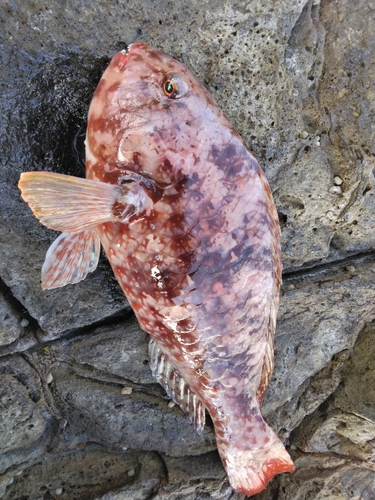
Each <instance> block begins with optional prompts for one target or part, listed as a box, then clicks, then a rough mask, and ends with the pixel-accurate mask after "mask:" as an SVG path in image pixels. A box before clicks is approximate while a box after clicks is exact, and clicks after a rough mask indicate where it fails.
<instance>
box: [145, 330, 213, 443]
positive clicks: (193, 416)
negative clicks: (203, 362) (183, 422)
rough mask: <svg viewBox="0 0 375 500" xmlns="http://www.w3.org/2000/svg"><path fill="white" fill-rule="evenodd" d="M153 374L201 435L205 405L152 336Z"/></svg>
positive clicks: (151, 360) (150, 345) (150, 348)
mask: <svg viewBox="0 0 375 500" xmlns="http://www.w3.org/2000/svg"><path fill="white" fill-rule="evenodd" d="M148 352H149V357H150V368H151V372H152V375H153V376H154V377H155V378H156V380H157V381H158V382H159V384H161V385H162V386H163V387H164V389H165V392H166V393H167V394H168V396H169V397H170V398H171V399H172V400H173V401H174V402H175V403H176V404H178V405H179V407H180V408H181V410H182V411H183V412H184V413H185V414H186V416H187V418H188V421H189V422H190V423H191V424H193V425H194V428H195V430H196V431H197V433H198V434H199V435H201V434H202V432H203V429H204V425H205V422H206V413H205V407H204V405H203V403H202V401H201V400H200V399H199V397H198V396H197V395H196V394H195V393H194V392H193V391H192V390H191V388H190V387H189V385H188V384H187V382H186V381H185V380H184V378H183V377H182V376H181V375H180V374H179V372H178V371H177V369H176V368H175V367H174V365H173V364H172V363H171V362H170V361H169V359H168V358H167V356H166V355H165V354H164V353H163V351H162V350H161V349H160V347H159V345H158V344H157V343H156V342H155V341H154V340H153V339H152V338H151V339H150V342H149V344H148Z"/></svg>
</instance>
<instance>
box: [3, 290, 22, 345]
mask: <svg viewBox="0 0 375 500" xmlns="http://www.w3.org/2000/svg"><path fill="white" fill-rule="evenodd" d="M22 331H23V328H22V326H21V318H20V316H19V314H17V311H15V310H14V308H13V307H12V306H11V305H10V304H9V303H8V302H7V301H6V300H5V298H4V297H2V296H1V295H0V346H4V345H8V344H11V343H12V342H15V341H16V340H17V339H18V338H19V336H20V335H21V333H22Z"/></svg>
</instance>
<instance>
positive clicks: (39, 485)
mask: <svg viewBox="0 0 375 500" xmlns="http://www.w3.org/2000/svg"><path fill="white" fill-rule="evenodd" d="M164 478H165V467H164V465H163V462H162V460H161V459H160V458H158V457H157V455H156V453H142V452H139V451H127V452H122V453H121V452H113V451H112V452H111V453H108V451H106V450H104V449H101V448H100V447H98V446H95V445H89V446H87V447H86V448H85V449H81V450H74V451H70V452H68V453H64V454H60V455H52V456H49V457H46V458H45V459H44V460H41V461H40V462H39V463H36V464H34V465H32V466H31V467H28V468H25V469H24V470H22V472H21V474H19V475H18V476H17V478H15V480H14V481H13V483H12V484H11V485H10V486H9V487H8V489H7V491H6V494H5V495H4V496H3V497H2V498H4V499H6V500H11V499H15V498H19V494H18V492H19V491H22V494H23V495H24V496H25V497H27V498H50V499H57V498H59V499H62V500H70V499H72V498H82V499H90V498H102V499H103V500H104V499H107V498H109V497H108V496H107V494H106V492H107V491H108V490H112V491H113V493H111V496H110V498H116V499H117V498H121V499H129V500H130V499H136V500H143V499H146V498H150V495H151V494H152V493H153V491H154V488H155V487H157V486H158V485H159V484H160V483H161V481H162V480H163V479H164ZM124 487H126V489H125V493H120V494H119V495H116V491H117V490H120V491H121V490H123V489H124Z"/></svg>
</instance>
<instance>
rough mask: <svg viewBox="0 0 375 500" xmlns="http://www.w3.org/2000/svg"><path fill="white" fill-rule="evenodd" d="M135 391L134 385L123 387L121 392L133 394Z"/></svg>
mask: <svg viewBox="0 0 375 500" xmlns="http://www.w3.org/2000/svg"><path fill="white" fill-rule="evenodd" d="M132 392H133V388H132V387H123V388H122V389H121V394H131V393H132Z"/></svg>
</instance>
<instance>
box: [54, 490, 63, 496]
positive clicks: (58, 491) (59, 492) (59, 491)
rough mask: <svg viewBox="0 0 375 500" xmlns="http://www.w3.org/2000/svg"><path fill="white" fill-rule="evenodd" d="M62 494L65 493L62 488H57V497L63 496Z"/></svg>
mask: <svg viewBox="0 0 375 500" xmlns="http://www.w3.org/2000/svg"><path fill="white" fill-rule="evenodd" d="M62 492H63V489H62V488H56V489H55V495H61V493H62Z"/></svg>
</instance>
